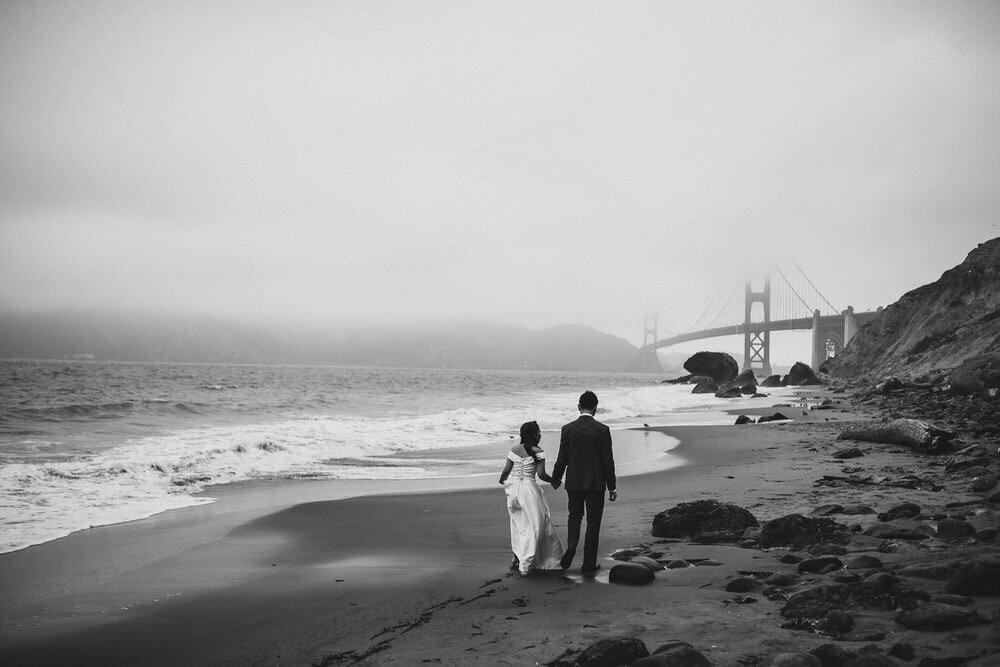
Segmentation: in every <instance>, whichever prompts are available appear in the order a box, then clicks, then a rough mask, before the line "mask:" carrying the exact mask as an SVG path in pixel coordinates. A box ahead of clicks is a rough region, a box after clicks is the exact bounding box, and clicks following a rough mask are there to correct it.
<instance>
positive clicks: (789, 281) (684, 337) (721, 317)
mask: <svg viewBox="0 0 1000 667" xmlns="http://www.w3.org/2000/svg"><path fill="white" fill-rule="evenodd" d="M795 269H796V271H795V272H792V271H788V273H786V272H784V271H782V270H781V268H779V267H778V265H777V264H775V265H774V271H775V272H777V274H778V279H777V280H775V281H774V287H773V289H772V277H773V276H771V275H768V276H766V277H764V278H763V279H762V280H758V281H756V282H754V281H748V282H746V283H745V284H744V285H741V286H737V287H734V288H733V291H732V292H731V293H730V295H729V298H728V299H726V301H725V302H723V303H722V305H721V306H719V307H718V311H717V313H716V315H715V316H714V317H713V318H711V319H706V315H708V314H709V313H710V312H713V310H714V307H715V305H716V303H717V300H718V297H719V295H720V292H717V293H716V296H715V297H713V299H712V301H711V302H710V303H709V305H708V306H707V307H706V308H705V312H704V313H702V316H701V317H700V318H698V321H697V322H695V323H694V325H692V326H691V328H689V329H688V330H687V331H685V332H682V333H672V335H669V336H667V337H666V338H659V332H658V322H657V318H656V316H655V315H654V316H649V317H647V318H646V322H645V324H644V326H643V346H642V347H641V348H640V350H639V352H640V355H641V359H642V361H641V363H642V367H643V368H647V369H652V368H656V369H658V368H659V361H658V359H657V357H656V351H657V350H658V349H660V348H664V347H670V346H671V345H678V344H680V343H687V342H690V341H695V340H702V339H706V338H716V337H720V336H743V342H744V345H743V370H752V371H753V372H754V374H755V375H757V376H763V377H767V376H769V375H771V332H774V331H795V330H811V331H812V359H811V362H810V363H811V365H812V367H813V368H814V369H819V366H820V364H822V363H823V362H824V361H826V360H827V359H828V358H830V357H833V356H836V355H837V354H839V353H840V352H841V351H842V350H843V349H844V347H845V346H846V345H847V344H848V343H849V342H850V341H851V339H852V338H853V337H854V334H856V333H857V331H858V327H860V326H862V325H864V324H865V323H867V322H869V321H870V320H872V319H873V318H874V317H875V316H876V315H878V313H879V312H880V311H881V310H882V309H881V308H879V309H878V310H875V311H867V312H855V311H854V308H853V307H851V306H847V308H845V309H839V308H837V307H836V306H834V305H833V304H832V303H830V301H829V300H827V298H826V297H825V296H823V294H822V293H821V292H820V291H819V290H818V289H817V288H816V286H815V285H813V283H812V281H811V280H809V277H808V276H806V274H805V272H803V271H802V269H801V268H799V267H798V265H796V266H795ZM789 274H790V275H791V278H789ZM739 287H743V299H742V300H741V299H739V298H738V297H737V294H738V292H739Z"/></svg>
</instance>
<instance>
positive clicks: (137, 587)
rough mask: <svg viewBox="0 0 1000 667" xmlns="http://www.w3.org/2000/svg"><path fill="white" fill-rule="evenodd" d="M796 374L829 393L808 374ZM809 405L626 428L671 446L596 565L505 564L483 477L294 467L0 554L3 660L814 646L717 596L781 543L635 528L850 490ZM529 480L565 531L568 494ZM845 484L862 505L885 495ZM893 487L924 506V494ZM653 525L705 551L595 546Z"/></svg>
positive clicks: (608, 529)
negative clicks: (514, 569)
mask: <svg viewBox="0 0 1000 667" xmlns="http://www.w3.org/2000/svg"><path fill="white" fill-rule="evenodd" d="M802 393H803V394H817V393H819V394H820V395H822V396H823V397H826V396H829V392H828V391H827V390H826V388H819V387H817V388H805V390H804V391H803V392H802ZM777 409H778V410H781V408H777ZM774 411H775V408H772V407H771V406H769V405H763V404H762V405H760V406H759V407H754V408H753V409H741V410H737V411H736V412H739V413H745V414H765V413H766V414H770V413H773V412H774ZM805 412H806V414H804V415H796V416H795V417H796V418H797V420H796V421H794V422H791V423H773V424H760V425H747V426H738V427H737V426H732V425H723V426H714V425H713V426H704V425H691V426H662V427H654V428H651V429H649V430H642V431H639V433H640V435H642V434H645V435H644V436H643V437H648V434H649V433H651V432H654V431H655V432H659V433H666V434H668V435H670V436H672V437H676V438H678V439H679V441H680V444H679V445H677V446H676V447H675V448H674V449H672V450H671V454H673V455H676V456H679V457H680V458H682V459H683V460H684V463H683V465H681V466H679V467H673V468H668V469H664V470H659V471H655V472H647V473H642V474H636V475H627V476H623V479H622V480H621V482H620V483H619V491H620V498H619V500H618V501H617V502H616V503H608V504H607V506H606V510H605V521H604V525H603V527H602V534H601V547H600V548H601V552H602V554H603V555H604V556H605V557H604V558H603V559H602V563H603V564H604V569H603V570H602V571H601V572H600V573H599V574H598V576H597V577H594V578H589V577H588V578H585V577H582V576H580V575H579V572H578V571H576V570H574V569H571V570H569V571H567V572H565V573H563V572H561V571H559V572H551V573H541V574H540V575H538V576H534V575H533V576H531V577H528V578H517V577H512V576H509V575H508V573H507V569H506V566H507V563H508V562H509V544H508V542H509V535H508V525H507V515H506V510H505V507H504V504H503V502H502V497H501V495H502V494H501V493H500V492H499V491H498V490H497V489H495V488H493V487H494V486H496V484H495V480H493V479H492V476H490V477H487V476H485V475H484V476H482V478H473V479H472V481H471V482H470V486H469V487H468V488H462V489H455V490H449V491H441V490H427V489H420V488H409V489H406V490H399V491H397V492H394V493H390V494H384V495H377V496H367V495H366V496H360V497H351V498H343V499H331V498H329V496H326V497H322V495H323V492H322V489H321V487H322V486H323V485H324V483H323V482H322V481H308V482H302V481H298V480H297V481H294V482H291V483H289V484H288V485H283V484H270V485H268V486H270V487H271V488H270V489H263V488H259V489H244V490H242V491H241V493H239V494H234V495H233V496H232V497H230V498H229V500H228V501H223V500H222V499H220V501H218V502H216V503H211V504H206V505H200V506H195V507H191V508H185V509H182V510H175V511H170V512H166V513H163V514H160V515H157V516H154V517H150V518H149V519H143V520H139V521H133V522H129V523H126V524H117V525H114V526H107V527H101V528H95V529H93V530H91V531H84V532H81V533H75V534H73V535H71V536H70V537H68V538H63V539H62V540H58V541H56V542H50V543H47V544H44V545H40V546H38V547H29V548H28V549H24V550H21V551H17V552H12V553H8V554H3V555H0V580H2V581H3V582H4V589H5V591H4V593H5V594H4V596H2V602H0V605H2V623H3V625H2V632H0V656H2V657H4V658H5V661H6V662H9V663H10V664H19V665H31V664H39V665H41V664H69V663H71V662H72V663H76V664H79V663H83V664H89V663H91V662H93V663H95V664H98V663H99V664H107V665H115V664H121V665H129V664H162V665H180V664H254V665H256V664H259V665H275V664H281V665H311V664H326V665H340V664H364V665H410V664H419V663H421V662H425V661H426V662H434V663H436V664H452V665H465V664H483V665H494V664H513V665H521V664H536V663H543V664H544V663H549V662H552V661H554V660H556V659H557V658H558V657H559V656H560V655H563V654H564V653H565V652H566V651H574V650H575V651H580V650H582V649H583V648H584V647H586V646H587V645H589V644H591V643H593V642H594V641H597V640H599V639H603V638H607V637H611V636H633V637H639V638H641V639H642V640H643V641H644V642H645V643H646V644H647V645H648V646H649V650H650V651H652V650H653V649H654V648H655V647H656V646H659V645H660V644H661V643H664V642H666V640H668V639H681V640H683V641H686V642H688V643H690V644H692V645H693V646H695V647H696V648H697V649H698V650H700V651H702V652H703V653H704V654H705V655H706V656H707V657H708V658H709V659H710V661H711V662H712V664H713V665H732V664H737V661H738V658H740V657H741V656H747V655H750V654H760V653H762V652H772V653H773V652H775V651H778V650H782V651H784V650H793V649H804V648H805V647H811V646H816V645H818V644H819V643H821V638H820V637H818V636H816V635H812V634H807V633H796V632H792V631H789V630H786V629H781V628H779V627H778V624H779V623H780V621H781V620H782V619H781V618H780V616H779V615H778V614H777V609H778V607H777V606H776V603H773V602H771V601H768V600H761V601H760V603H759V604H746V605H737V604H733V603H731V602H730V601H727V600H730V599H731V598H733V597H734V596H733V595H732V594H731V593H727V592H726V591H725V590H724V585H725V583H726V581H728V580H730V579H732V578H733V577H734V576H737V574H738V573H739V572H741V571H759V570H768V569H776V568H779V567H787V566H781V565H779V564H778V563H777V561H776V557H777V556H778V555H781V553H785V552H787V550H779V551H780V553H769V552H768V551H766V550H765V551H761V550H758V549H746V548H739V547H737V546H734V545H732V544H714V545H705V544H693V543H690V542H685V541H681V540H677V541H666V542H664V541H663V540H659V541H658V540H656V539H655V538H653V537H652V536H651V535H650V522H651V520H652V517H653V515H655V514H656V513H657V512H660V511H662V510H665V509H668V508H670V507H673V506H675V505H677V504H678V503H681V502H688V501H692V500H700V499H709V498H712V499H718V500H720V501H726V502H733V503H736V504H738V505H740V506H742V507H745V508H747V509H748V510H749V511H751V512H752V513H753V514H754V515H755V516H757V517H758V519H759V520H761V521H768V520H772V519H774V518H777V517H779V516H784V515H786V514H789V513H793V512H798V513H803V514H808V513H810V512H811V511H812V509H813V508H815V507H816V506H818V505H820V504H823V502H824V501H828V500H830V499H831V498H842V497H843V496H844V494H845V493H848V492H845V491H843V490H836V489H831V488H827V487H818V486H815V485H814V480H815V479H817V478H819V477H821V476H823V475H824V474H826V475H841V474H843V473H842V471H843V469H844V467H845V463H844V462H843V461H838V460H836V459H833V458H831V457H830V456H829V453H830V452H831V451H832V450H833V449H834V448H836V447H838V446H839V444H840V443H837V442H836V441H835V438H836V434H837V433H838V432H839V429H840V428H841V427H842V426H843V425H844V424H845V423H848V422H851V421H858V420H860V421H865V420H868V419H871V418H873V415H871V414H860V413H857V412H854V411H852V409H851V408H850V406H847V405H845V404H841V405H839V406H838V410H836V411H825V412H820V411H815V412H811V411H805ZM788 416H793V415H788ZM863 448H864V449H865V450H866V451H865V459H864V461H862V463H863V464H864V465H865V466H866V467H868V468H873V469H881V468H893V467H898V466H901V465H904V464H905V465H911V466H912V465H916V464H915V463H914V462H913V461H910V460H909V458H908V457H909V456H910V455H909V454H908V453H907V452H902V453H900V452H898V451H897V448H892V447H884V446H878V445H872V446H864V447H863ZM550 449H551V446H550ZM901 457H902V459H905V461H903V460H901ZM497 472H498V471H497ZM341 481H343V480H341ZM401 481H403V482H415V481H418V480H401ZM424 481H426V480H424ZM263 486H264V485H262V487H263ZM403 486H405V484H404V485H403ZM547 486H548V485H544V487H546V489H547V490H546V496H547V498H548V499H549V504H550V506H551V507H552V513H553V520H554V522H555V524H556V529H557V531H559V533H560V535H565V495H564V494H563V493H562V492H561V491H553V490H552V489H550V488H547ZM293 487H294V489H293ZM399 488H400V487H397V489H399ZM848 491H849V493H848V495H850V496H851V498H852V499H854V500H858V501H859V502H860V499H862V498H863V497H865V494H868V495H870V496H871V498H870V499H869V502H870V503H871V504H873V505H877V506H878V508H879V509H880V510H884V509H886V508H887V507H886V505H887V504H888V503H890V502H892V495H893V494H894V493H897V490H894V489H886V488H874V487H873V488H871V489H868V488H858V489H853V488H852V489H849V490H848ZM899 493H901V494H903V495H906V496H907V497H908V498H910V499H914V500H916V501H917V502H921V504H923V503H933V502H937V503H940V502H941V498H942V496H941V494H940V493H938V494H935V493H932V492H926V491H912V490H904V491H900V492H899ZM953 495H954V494H953ZM237 496H239V497H237ZM401 499H405V502H400V501H401ZM657 542H660V543H662V544H657V546H658V548H661V549H663V550H665V551H666V552H667V554H668V555H669V557H671V558H685V559H689V560H691V561H698V560H699V559H712V560H714V561H716V562H718V563H720V565H718V566H717V567H693V568H687V569H684V570H666V571H661V572H658V573H657V576H656V580H655V581H654V583H653V584H651V585H649V586H647V587H643V588H635V587H630V586H621V585H617V584H613V585H609V584H608V583H607V582H608V574H607V572H608V570H609V569H610V567H611V566H613V565H614V563H615V561H614V560H612V559H610V558H609V555H610V554H611V553H612V552H613V551H615V550H617V549H621V548H625V547H629V546H633V545H636V544H647V545H648V544H650V543H657ZM883 557H884V558H886V560H891V559H892V558H893V557H894V556H892V555H886V556H883ZM576 565H577V567H578V566H579V563H577V564H576ZM985 600H986V602H985V603H980V600H979V599H977V600H976V604H979V606H981V607H982V608H983V611H984V612H989V610H990V609H991V608H992V609H995V608H996V606H997V604H996V599H995V598H993V601H992V607H990V599H989V598H986V599H985ZM677 609H683V610H684V612H683V613H682V614H677V613H674V612H675V610H677ZM880 622H881V620H880ZM897 634H898V636H894V637H891V639H895V640H898V639H899V638H900V637H902V636H903V635H905V633H897ZM937 639H942V638H940V637H939V638H937ZM988 639H989V637H988V636H986V637H984V638H983V641H986V642H987V644H988V641H987V640H988ZM970 641H971V640H970ZM868 643H871V642H868ZM971 643H974V642H971ZM969 644H970V642H966V645H969ZM845 645H849V646H850V647H852V648H854V649H857V648H858V646H860V644H858V645H855V643H845ZM982 664H988V663H982Z"/></svg>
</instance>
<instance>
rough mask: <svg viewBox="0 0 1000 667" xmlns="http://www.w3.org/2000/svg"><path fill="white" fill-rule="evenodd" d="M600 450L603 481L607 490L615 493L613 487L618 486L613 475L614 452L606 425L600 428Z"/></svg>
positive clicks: (609, 431)
mask: <svg viewBox="0 0 1000 667" xmlns="http://www.w3.org/2000/svg"><path fill="white" fill-rule="evenodd" d="M600 452H601V467H602V468H604V482H605V484H606V485H607V487H608V491H610V492H612V493H615V489H617V488H618V480H617V478H616V477H615V454H614V451H613V450H612V448H611V429H610V428H608V427H607V426H605V427H604V428H603V429H602V434H601V444H600ZM616 495H617V494H616Z"/></svg>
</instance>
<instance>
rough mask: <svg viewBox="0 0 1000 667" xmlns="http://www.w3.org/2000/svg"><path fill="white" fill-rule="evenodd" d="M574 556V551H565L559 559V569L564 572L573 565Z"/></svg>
mask: <svg viewBox="0 0 1000 667" xmlns="http://www.w3.org/2000/svg"><path fill="white" fill-rule="evenodd" d="M575 555H576V552H575V551H567V552H566V553H564V554H563V557H562V558H560V559H559V567H561V568H562V569H564V570H568V569H569V566H570V565H572V564H573V556H575Z"/></svg>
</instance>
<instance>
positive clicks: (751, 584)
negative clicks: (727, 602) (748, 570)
mask: <svg viewBox="0 0 1000 667" xmlns="http://www.w3.org/2000/svg"><path fill="white" fill-rule="evenodd" d="M757 588H760V582H759V581H757V580H756V579H754V578H753V577H736V578H735V579H733V580H732V581H730V582H729V583H728V584H726V590H727V591H728V592H730V593H749V592H750V591H752V590H755V589H757Z"/></svg>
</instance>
